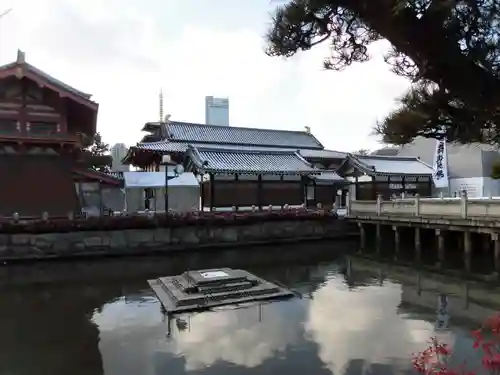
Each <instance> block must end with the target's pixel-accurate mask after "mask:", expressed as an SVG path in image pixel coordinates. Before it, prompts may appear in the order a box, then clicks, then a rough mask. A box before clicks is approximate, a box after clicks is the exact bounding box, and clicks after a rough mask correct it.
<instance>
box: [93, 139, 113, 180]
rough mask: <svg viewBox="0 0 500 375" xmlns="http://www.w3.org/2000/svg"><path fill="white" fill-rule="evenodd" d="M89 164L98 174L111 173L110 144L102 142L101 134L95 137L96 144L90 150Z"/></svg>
mask: <svg viewBox="0 0 500 375" xmlns="http://www.w3.org/2000/svg"><path fill="white" fill-rule="evenodd" d="M88 152H89V154H90V155H89V157H88V164H90V166H91V168H92V169H94V170H96V171H98V172H110V171H111V162H112V158H111V156H110V155H109V144H107V143H104V142H103V141H102V137H101V134H100V133H96V134H95V135H94V143H93V144H92V145H91V146H90V147H89V149H88Z"/></svg>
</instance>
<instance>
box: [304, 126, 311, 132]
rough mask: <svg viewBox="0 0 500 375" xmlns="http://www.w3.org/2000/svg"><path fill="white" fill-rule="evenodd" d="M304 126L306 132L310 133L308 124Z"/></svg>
mask: <svg viewBox="0 0 500 375" xmlns="http://www.w3.org/2000/svg"><path fill="white" fill-rule="evenodd" d="M304 128H306V133H307V134H311V127H310V126H304Z"/></svg>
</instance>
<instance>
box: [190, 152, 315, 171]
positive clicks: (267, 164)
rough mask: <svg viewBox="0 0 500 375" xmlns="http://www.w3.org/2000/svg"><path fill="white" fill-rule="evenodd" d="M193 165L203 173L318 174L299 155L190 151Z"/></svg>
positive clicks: (292, 153) (291, 153) (288, 153)
mask: <svg viewBox="0 0 500 375" xmlns="http://www.w3.org/2000/svg"><path fill="white" fill-rule="evenodd" d="M188 155H189V158H190V159H191V161H192V162H193V164H194V165H195V166H196V167H197V168H199V169H200V170H203V171H204V172H216V173H248V174H259V173H262V174H269V173H270V174H311V173H315V172H317V170H316V169H315V168H313V167H312V166H311V164H309V163H308V162H307V161H306V160H305V159H304V158H302V157H301V156H300V155H299V154H298V153H297V152H292V151H266V152H262V151H252V150H238V151H236V150H227V149H217V148H201V147H200V148H195V147H190V148H189V150H188Z"/></svg>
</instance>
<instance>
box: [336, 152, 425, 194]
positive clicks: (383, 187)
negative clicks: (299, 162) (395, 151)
mask: <svg viewBox="0 0 500 375" xmlns="http://www.w3.org/2000/svg"><path fill="white" fill-rule="evenodd" d="M337 173H338V174H339V175H340V176H342V177H344V178H346V179H347V180H348V181H349V182H350V183H351V184H352V186H351V191H352V195H353V197H352V198H353V199H357V200H375V199H377V195H382V196H383V197H384V198H385V199H389V198H391V197H393V196H398V197H399V196H401V194H404V195H407V196H414V195H415V194H419V195H420V196H421V197H430V196H432V191H433V182H432V173H433V170H432V167H431V166H430V165H428V164H426V163H424V162H423V161H421V160H420V159H419V158H416V157H404V156H380V155H353V154H348V155H347V156H346V158H345V160H344V161H343V163H342V165H340V166H339V168H338V169H337Z"/></svg>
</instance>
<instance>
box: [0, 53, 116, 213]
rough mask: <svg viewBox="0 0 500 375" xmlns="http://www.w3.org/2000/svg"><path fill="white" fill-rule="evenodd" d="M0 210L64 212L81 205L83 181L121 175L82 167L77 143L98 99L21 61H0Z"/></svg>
mask: <svg viewBox="0 0 500 375" xmlns="http://www.w3.org/2000/svg"><path fill="white" fill-rule="evenodd" d="M0 82H1V84H0V176H1V177H2V184H1V185H0V216H8V217H11V216H12V215H13V213H18V214H19V215H20V217H40V216H41V215H42V213H43V212H47V213H48V214H49V215H50V216H51V217H53V216H61V217H62V216H64V217H67V216H68V214H69V213H70V212H72V213H79V212H81V211H82V199H83V197H82V194H83V191H84V190H85V189H84V188H83V187H84V186H85V185H86V184H87V183H97V184H99V186H101V185H106V186H119V185H120V184H122V181H121V180H119V179H117V178H115V177H113V176H110V175H107V174H105V173H98V172H95V171H93V170H90V169H88V167H87V164H86V163H85V152H84V151H83V149H84V148H85V147H87V146H89V145H90V144H91V143H92V140H93V136H94V134H95V131H96V120H97V112H98V104H97V103H95V102H94V101H92V100H91V96H90V95H89V94H86V93H83V92H81V91H79V90H77V89H75V88H73V87H71V86H68V85H67V84H65V83H63V82H61V81H59V80H57V79H56V78H54V77H51V76H50V75H48V74H46V73H44V72H43V71H41V70H40V69H38V68H36V67H34V66H33V65H31V64H28V63H27V62H26V61H25V55H24V53H23V52H21V51H18V56H17V60H16V61H15V62H13V63H10V64H7V65H3V66H0Z"/></svg>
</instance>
